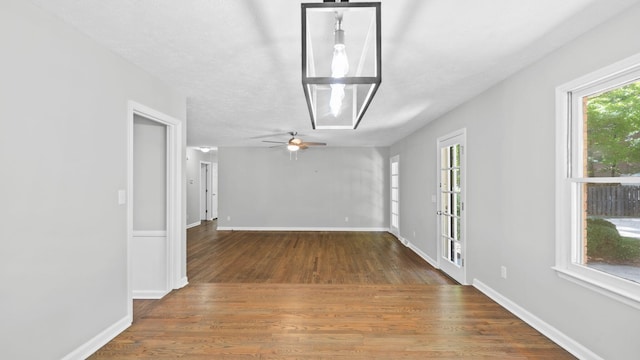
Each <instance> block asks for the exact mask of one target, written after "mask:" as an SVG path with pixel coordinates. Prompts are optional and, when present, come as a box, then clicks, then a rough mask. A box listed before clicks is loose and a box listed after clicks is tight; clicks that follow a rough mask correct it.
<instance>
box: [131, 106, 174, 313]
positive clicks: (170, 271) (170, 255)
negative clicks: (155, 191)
mask: <svg viewBox="0 0 640 360" xmlns="http://www.w3.org/2000/svg"><path fill="white" fill-rule="evenodd" d="M135 115H139V116H141V117H144V118H146V119H149V120H152V121H155V122H158V123H161V124H163V125H166V126H167V232H166V237H167V241H166V246H167V248H166V253H167V259H166V260H167V262H166V263H167V264H168V268H167V271H166V288H167V289H174V288H176V286H177V284H179V283H181V281H182V279H181V276H182V274H181V269H182V265H183V264H185V263H186V258H185V257H184V256H182V255H183V252H182V251H181V250H182V242H183V233H184V225H183V218H182V214H183V202H182V199H183V197H182V182H183V160H184V159H183V149H184V144H183V137H184V136H183V131H184V129H183V122H182V121H180V120H178V119H175V118H173V117H171V116H168V115H166V114H164V113H161V112H159V111H156V110H154V109H151V108H149V107H147V106H145V105H142V104H139V103H137V102H135V101H129V102H128V111H127V293H128V309H127V315H128V316H130V317H131V318H133V288H132V286H133V274H132V272H131V269H132V257H131V246H132V241H133V235H134V231H133V190H134V189H133V124H134V116H135Z"/></svg>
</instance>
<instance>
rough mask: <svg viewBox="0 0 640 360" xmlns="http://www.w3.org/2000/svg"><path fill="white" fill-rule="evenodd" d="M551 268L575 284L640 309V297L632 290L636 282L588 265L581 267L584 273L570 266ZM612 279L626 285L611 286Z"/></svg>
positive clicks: (635, 286)
mask: <svg viewBox="0 0 640 360" xmlns="http://www.w3.org/2000/svg"><path fill="white" fill-rule="evenodd" d="M552 269H553V270H555V271H556V273H557V275H558V276H559V277H561V278H562V279H565V280H569V281H571V282H573V283H575V284H578V285H581V286H584V287H586V288H588V289H591V290H593V291H595V292H597V293H599V294H602V295H605V296H608V297H610V298H612V299H614V300H617V301H620V302H622V303H624V304H627V305H629V306H631V307H634V308H636V309H638V310H640V298H638V296H637V294H635V293H634V290H635V289H636V288H637V286H638V284H637V283H634V282H631V281H629V280H626V279H623V278H620V277H617V276H613V275H609V274H607V273H604V272H600V271H597V270H593V269H590V268H588V267H584V268H583V269H581V270H583V271H582V272H585V273H586V274H583V273H582V272H578V271H572V269H571V268H561V267H553V268H552ZM612 281H616V282H618V283H620V282H621V283H622V284H623V285H626V286H624V287H620V286H612V285H611V282H612ZM616 285H618V284H616Z"/></svg>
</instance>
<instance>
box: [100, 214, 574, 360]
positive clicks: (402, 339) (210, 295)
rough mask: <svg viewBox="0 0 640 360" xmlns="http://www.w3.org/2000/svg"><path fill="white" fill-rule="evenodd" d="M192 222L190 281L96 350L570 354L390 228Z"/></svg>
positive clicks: (141, 308) (148, 355)
mask: <svg viewBox="0 0 640 360" xmlns="http://www.w3.org/2000/svg"><path fill="white" fill-rule="evenodd" d="M213 226H214V224H211V223H207V224H205V225H201V226H198V227H196V228H193V229H190V230H189V232H188V276H189V282H190V284H189V285H188V286H187V287H185V288H183V289H180V290H177V291H173V292H172V293H171V294H169V295H167V296H165V297H164V298H163V299H161V300H155V301H153V300H143V301H138V300H136V301H135V305H134V324H133V325H132V326H131V327H130V328H129V329H127V330H126V331H125V332H123V333H122V334H120V335H119V336H118V337H116V338H115V339H114V340H112V341H111V342H110V343H109V344H107V345H105V346H104V347H103V348H102V349H100V350H99V351H98V352H97V353H96V354H94V355H93V356H92V357H91V359H573V357H572V356H571V355H570V354H568V353H567V352H566V351H564V350H563V349H561V348H560V347H559V346H557V345H556V344H554V343H553V342H551V341H550V340H548V339H547V338H545V337H544V336H542V335H541V334H540V333H538V332H537V331H535V330H534V329H532V328H531V327H529V326H528V325H526V324H525V323H523V322H522V321H520V320H519V319H517V318H516V317H515V316H514V315H512V314H511V313H509V312H508V311H506V310H505V309H503V308H502V307H500V306H499V305H498V304H496V303H495V302H493V301H491V300H490V299H488V298H487V297H486V296H484V295H483V294H482V293H480V292H479V291H478V290H476V289H475V288H473V287H470V286H460V285H456V284H455V283H454V282H453V281H451V280H450V279H449V278H447V277H446V276H443V275H442V274H440V273H439V272H438V271H436V270H434V269H433V268H431V267H430V266H429V265H428V264H426V263H425V262H424V261H422V260H421V259H420V258H418V257H415V256H414V255H415V254H413V252H411V251H409V250H408V249H406V248H405V247H404V246H402V245H401V244H399V243H398V242H397V240H394V239H393V238H392V237H390V236H389V235H387V234H383V233H322V232H319V233H285V232H283V233H262V232H260V233H256V232H241V231H238V232H230V231H229V232H226V231H225V232H216V231H215V230H214V228H213Z"/></svg>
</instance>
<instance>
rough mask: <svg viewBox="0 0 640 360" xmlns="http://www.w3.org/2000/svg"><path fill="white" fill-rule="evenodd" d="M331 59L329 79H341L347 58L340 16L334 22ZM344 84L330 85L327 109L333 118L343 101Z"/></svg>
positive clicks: (346, 68)
mask: <svg viewBox="0 0 640 360" xmlns="http://www.w3.org/2000/svg"><path fill="white" fill-rule="evenodd" d="M334 40H335V41H334V45H333V59H332V60H331V77H333V78H336V79H339V78H343V77H345V76H346V75H347V73H348V72H349V58H347V52H346V49H345V46H344V30H342V16H338V17H337V20H336V30H335V32H334ZM344 87H345V85H344V84H331V98H330V99H329V108H330V109H331V113H332V114H333V116H336V117H337V116H338V115H339V114H340V109H341V108H342V100H343V99H344Z"/></svg>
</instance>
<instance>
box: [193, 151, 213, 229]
mask: <svg viewBox="0 0 640 360" xmlns="http://www.w3.org/2000/svg"><path fill="white" fill-rule="evenodd" d="M201 161H204V162H209V163H211V164H212V165H214V164H217V163H218V153H217V151H210V152H208V153H206V154H205V153H203V152H202V151H200V150H199V149H197V148H187V162H186V167H187V226H194V225H199V224H200V186H201V184H200V162H201ZM212 181H213V182H217V181H218V180H217V179H212ZM214 185H215V184H214Z"/></svg>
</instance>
